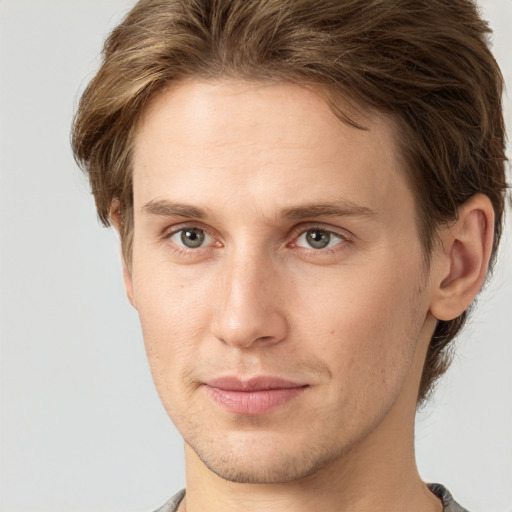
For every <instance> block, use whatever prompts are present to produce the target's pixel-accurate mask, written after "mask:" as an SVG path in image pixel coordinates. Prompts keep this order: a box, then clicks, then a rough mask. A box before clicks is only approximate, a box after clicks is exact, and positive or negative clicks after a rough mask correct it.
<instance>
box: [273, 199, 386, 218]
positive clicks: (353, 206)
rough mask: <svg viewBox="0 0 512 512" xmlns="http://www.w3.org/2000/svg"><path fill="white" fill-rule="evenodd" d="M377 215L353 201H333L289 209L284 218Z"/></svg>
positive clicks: (285, 211) (284, 213)
mask: <svg viewBox="0 0 512 512" xmlns="http://www.w3.org/2000/svg"><path fill="white" fill-rule="evenodd" d="M375 215H377V212H376V211H375V210H372V209H371V208H368V207H366V206H362V205H360V204H357V203H354V202H352V201H345V200H343V201H333V202H327V203H320V204H318V203H315V204H306V205H303V206H296V207H292V208H287V209H286V210H284V212H283V217H285V218H288V219H305V218H308V217H324V216H327V217H346V216H351V217H352V216H354V217H374V216H375Z"/></svg>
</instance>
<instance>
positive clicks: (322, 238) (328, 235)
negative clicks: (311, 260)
mask: <svg viewBox="0 0 512 512" xmlns="http://www.w3.org/2000/svg"><path fill="white" fill-rule="evenodd" d="M343 240H344V239H343V237H341V236H340V235H337V234H336V233H333V232H332V231H326V230H325V229H318V228H315V229H308V230H307V231H304V233H302V234H301V235H299V236H298V237H297V241H296V242H295V245H296V246H298V247H307V248H312V249H329V248H331V247H334V246H336V245H338V244H340V243H341V242H343Z"/></svg>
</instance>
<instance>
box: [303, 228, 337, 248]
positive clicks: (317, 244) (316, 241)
mask: <svg viewBox="0 0 512 512" xmlns="http://www.w3.org/2000/svg"><path fill="white" fill-rule="evenodd" d="M306 239H307V241H308V244H309V245H310V246H311V247H313V248H314V249H323V248H324V247H327V246H328V245H329V242H330V240H331V236H330V234H329V233H327V232H325V231H318V230H315V231H308V233H307V235H306Z"/></svg>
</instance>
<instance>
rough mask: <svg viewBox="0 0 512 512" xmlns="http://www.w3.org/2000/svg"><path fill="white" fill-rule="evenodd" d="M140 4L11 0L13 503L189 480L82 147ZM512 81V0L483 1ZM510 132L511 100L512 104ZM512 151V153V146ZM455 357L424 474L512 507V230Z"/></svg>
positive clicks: (148, 506) (427, 421) (6, 170)
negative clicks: (106, 75)
mask: <svg viewBox="0 0 512 512" xmlns="http://www.w3.org/2000/svg"><path fill="white" fill-rule="evenodd" d="M131 5H132V2H129V1H126V0H124V1H123V0H95V1H94V0H61V1H57V0H53V1H50V0H44V1H38V0H32V1H30V0H10V1H9V0H3V1H2V0H0V229H1V232H0V243H1V251H0V265H1V274H0V335H1V352H0V357H1V366H0V369H1V388H0V390H1V424H0V428H1V430H0V436H1V437H0V442H1V444H0V446H1V452H0V457H1V458H0V462H1V466H0V511H1V512H59V511H72V512H79V511H80V512H82V511H83V512H85V511H87V512H99V511H105V512H107V511H108V512H116V511H119V512H120V511H123V512H132V511H150V510H152V508H153V507H156V506H157V505H159V504H160V503H162V502H163V501H165V500H166V499H167V498H168V497H169V496H170V494H172V493H173V492H174V491H176V490H178V489H179V488H181V487H182V486H183V485H184V476H183V460H182V446H181V441H180V438H179V436H178V434H177V433H176V431H175V430H174V427H173V426H172V424H171V422H170V421H169V420H168V418H167V416H166V414H165V412H164V411H163V408H162V407H161V405H160V403H159V401H158V398H157V396H156V392H155V391H154V390H153V385H152V382H151V378H150V375H149V371H148V368H147V364H146V361H145V354H144V350H143V346H142V341H141V335H140V330H139V326H138V321H137V318H136V315H135V313H134V311H133V310H132V309H131V308H130V306H129V305H128V303H127V301H126V300H125V298H124V292H123V289H122V281H121V274H120V265H119V251H118V248H117V240H116V237H115V236H114V234H113V233H112V232H111V231H109V230H105V229H102V228H100V227H99V225H98V223H97V221H96V216H95V210H94V206H93V201H92V198H91V197H90V195H89V192H88V186H87V184H86V181H85V179H84V178H83V176H82V175H81V174H80V172H79V171H78V169H77V168H76V166H75V164H74V162H73V159H72V156H71V152H70V149H69V127H70V123H71V116H72V112H73V110H74V106H75V105H76V102H77V99H78V91H80V90H82V89H83V87H84V85H85V83H86V81H87V79H88V78H90V77H91V76H92V73H93V71H94V70H95V69H96V67H97V64H98V53H99V50H100V48H101V44H102V41H103V39H104V37H105V35H106V34H107V33H108V30H109V29H110V28H112V26H113V25H114V24H115V23H116V22H117V21H118V20H119V19H120V17H121V16H122V15H123V14H124V13H125V12H126V11H127V10H128V8H129V7H130V6H131ZM481 5H482V7H483V10H484V13H485V16H486V17H487V18H488V19H490V20H491V24H492V26H493V28H494V29H495V36H494V42H495V54H496V55H497V57H498V60H499V61H500V63H501V65H502V69H503V72H504V74H505V77H506V79H507V80H508V83H509V88H510V87H512V31H511V30H510V26H511V25H512V0H487V1H481ZM506 110H507V119H508V124H509V129H510V128H511V127H512V122H511V111H512V107H511V101H510V98H508V99H507V103H506ZM509 156H510V151H509ZM511 224H512V223H509V225H508V228H507V231H506V234H505V237H504V240H503V242H504V244H503V248H502V249H503V250H502V252H501V264H500V265H499V266H498V268H497V270H496V273H495V278H494V280H493V281H492V283H491V285H490V286H489V287H488V289H487V290H486V292H485V293H484V294H483V295H482V297H481V300H480V307H479V310H478V311H477V315H476V316H475V317H474V320H473V322H472V323H471V325H470V327H469V328H468V329H467V330H466V332H465V335H464V336H463V337H462V338H461V340H460V341H459V342H458V353H457V357H456V360H455V364H454V366H453V368H452V369H451V371H450V372H449V374H448V375H447V376H446V378H445V379H444V381H443V382H442V385H441V386H440V388H439V391H438V393H437V394H436V396H435V399H434V401H433V403H432V404H431V406H429V407H428V408H427V409H426V410H425V411H423V412H422V413H421V414H420V415H419V418H418V431H417V449H418V463H419V467H420V470H421V473H422V475H423V476H424V478H425V479H426V480H428V481H440V482H443V483H444V484H446V485H447V486H448V487H449V488H450V489H451V490H452V492H453V494H454V495H455V496H456V498H457V499H458V500H459V501H460V502H461V503H463V504H464V505H465V506H466V507H468V508H469V509H470V510H471V511H472V512H484V511H485V512H511V511H512V371H511V369H512V334H511V331H512V329H511V328H512V322H511V315H512V275H511V274H512V266H511V263H512V229H511Z"/></svg>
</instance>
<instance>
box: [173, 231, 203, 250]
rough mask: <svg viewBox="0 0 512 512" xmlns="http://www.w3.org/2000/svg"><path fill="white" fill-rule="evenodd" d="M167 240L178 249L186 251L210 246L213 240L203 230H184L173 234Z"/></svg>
mask: <svg viewBox="0 0 512 512" xmlns="http://www.w3.org/2000/svg"><path fill="white" fill-rule="evenodd" d="M169 239H170V240H171V242H173V243H174V244H176V245H178V246H179V247H186V248H187V249H198V248H199V247H203V246H204V245H209V244H211V242H212V240H213V238H212V237H211V236H210V235H209V234H208V233H206V231H204V230H203V229H199V228H186V229H180V230H179V231H176V232H175V233H173V234H172V235H171V236H170V237H169Z"/></svg>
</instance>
